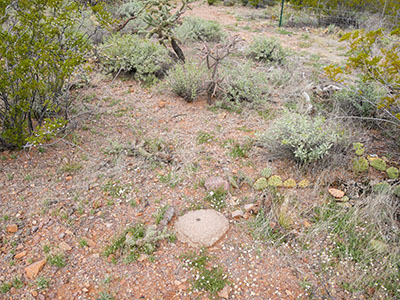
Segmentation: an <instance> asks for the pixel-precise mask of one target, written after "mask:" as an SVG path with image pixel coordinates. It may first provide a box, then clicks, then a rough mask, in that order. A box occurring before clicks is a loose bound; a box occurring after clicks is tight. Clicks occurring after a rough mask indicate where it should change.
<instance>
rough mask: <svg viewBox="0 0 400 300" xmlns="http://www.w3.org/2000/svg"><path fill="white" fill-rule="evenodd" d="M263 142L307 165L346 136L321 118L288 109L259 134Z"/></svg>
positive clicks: (323, 155) (279, 152)
mask: <svg viewBox="0 0 400 300" xmlns="http://www.w3.org/2000/svg"><path fill="white" fill-rule="evenodd" d="M259 139H260V142H261V144H262V145H263V146H265V147H266V148H267V149H269V150H270V151H273V152H274V153H276V154H277V155H280V156H285V155H286V156H288V157H291V158H293V159H294V160H296V161H298V162H300V163H302V164H306V163H312V162H315V161H318V160H320V159H322V158H324V157H326V156H327V155H328V154H329V153H330V150H332V149H333V148H334V147H335V146H338V145H340V143H341V141H342V139H343V137H342V136H341V135H340V134H339V133H338V130H337V129H336V128H335V127H334V126H332V125H330V124H328V122H327V121H326V120H325V119H324V118H322V117H315V118H312V117H310V116H306V115H301V114H298V113H294V112H286V113H285V114H284V115H283V116H282V117H281V118H279V119H277V120H275V122H274V123H273V124H272V126H271V127H270V129H269V130H268V131H266V132H265V133H262V134H260V135H259Z"/></svg>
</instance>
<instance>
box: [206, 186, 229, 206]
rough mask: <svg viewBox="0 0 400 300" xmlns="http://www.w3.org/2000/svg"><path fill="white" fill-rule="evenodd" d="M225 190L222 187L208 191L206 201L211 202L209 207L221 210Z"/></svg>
mask: <svg viewBox="0 0 400 300" xmlns="http://www.w3.org/2000/svg"><path fill="white" fill-rule="evenodd" d="M226 194H227V192H226V191H225V190H224V189H218V190H216V191H210V192H209V193H208V194H207V196H206V201H208V202H210V203H211V207H212V208H215V209H217V210H221V209H222V208H224V207H225V206H226V203H225V199H226Z"/></svg>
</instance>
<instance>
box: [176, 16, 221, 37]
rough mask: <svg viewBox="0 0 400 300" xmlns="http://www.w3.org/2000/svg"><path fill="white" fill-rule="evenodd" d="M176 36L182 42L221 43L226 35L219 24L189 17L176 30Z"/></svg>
mask: <svg viewBox="0 0 400 300" xmlns="http://www.w3.org/2000/svg"><path fill="white" fill-rule="evenodd" d="M176 36H177V37H178V39H179V40H181V41H182V42H186V41H203V42H219V41H221V40H222V39H223V38H224V36H225V34H224V33H223V31H222V27H221V25H220V24H219V23H218V22H215V21H208V20H203V19H200V18H195V17H187V18H185V19H184V21H183V23H182V25H181V26H179V27H178V28H177V29H176Z"/></svg>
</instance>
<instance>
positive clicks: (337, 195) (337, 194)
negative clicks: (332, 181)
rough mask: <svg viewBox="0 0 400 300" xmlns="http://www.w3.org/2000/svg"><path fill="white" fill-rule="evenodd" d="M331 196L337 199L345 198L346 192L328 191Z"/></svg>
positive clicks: (331, 189)
mask: <svg viewBox="0 0 400 300" xmlns="http://www.w3.org/2000/svg"><path fill="white" fill-rule="evenodd" d="M328 192H329V194H331V196H332V197H334V198H336V199H340V198H343V196H344V192H343V191H341V190H338V189H334V188H330V189H328Z"/></svg>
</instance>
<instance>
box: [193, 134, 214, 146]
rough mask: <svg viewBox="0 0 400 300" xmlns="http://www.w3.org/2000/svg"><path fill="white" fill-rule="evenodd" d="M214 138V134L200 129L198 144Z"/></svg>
mask: <svg viewBox="0 0 400 300" xmlns="http://www.w3.org/2000/svg"><path fill="white" fill-rule="evenodd" d="M213 139H214V135H213V134H211V133H208V132H205V131H199V132H198V134H197V144H199V145H201V144H205V143H209V142H211V141H212V140H213Z"/></svg>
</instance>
